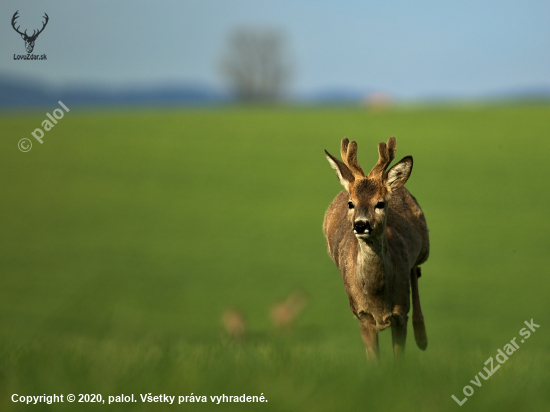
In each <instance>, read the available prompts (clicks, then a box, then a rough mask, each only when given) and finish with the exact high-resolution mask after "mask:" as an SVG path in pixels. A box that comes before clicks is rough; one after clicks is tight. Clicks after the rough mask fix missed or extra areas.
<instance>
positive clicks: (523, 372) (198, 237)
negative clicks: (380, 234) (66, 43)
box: [0, 104, 550, 412]
mask: <svg viewBox="0 0 550 412" xmlns="http://www.w3.org/2000/svg"><path fill="white" fill-rule="evenodd" d="M53 109H54V107H52V108H51V110H53ZM46 111H48V110H47V109H44V110H39V111H35V112H33V113H32V114H18V113H11V114H6V113H4V114H3V115H0V130H2V139H1V141H0V145H1V147H0V150H1V153H2V158H1V162H0V168H1V172H0V181H1V183H0V184H1V185H0V187H1V190H2V200H1V203H0V224H1V228H2V236H1V238H0V239H1V240H0V242H1V245H0V250H1V254H0V256H1V266H0V268H1V276H0V316H1V318H0V319H1V322H0V410H1V411H27V410H28V411H42V410H45V411H46V410H47V411H77V412H79V411H96V410H105V411H119V410H128V411H171V410H235V411H242V410H259V411H327V412H330V411H352V410H353V411H357V410H365V411H423V412H430V411H458V410H461V411H462V410H465V411H537V412H538V411H543V410H548V408H549V407H550V393H549V392H548V387H549V386H550V354H549V351H548V342H549V337H550V334H549V330H550V310H549V304H548V295H549V290H550V280H549V276H550V271H549V267H550V253H549V250H548V249H549V241H548V234H549V233H550V216H549V208H550V192H549V190H548V187H549V184H548V179H547V177H548V176H549V175H550V161H549V160H548V153H549V152H550V106H549V105H544V104H510V105H500V106H487V107H484V106H478V107H474V106H464V107H459V106H456V107H452V106H448V107H444V108H429V107H428V108H426V107H424V108H396V109H394V110H390V111H386V112H382V113H375V112H370V111H368V110H367V109H365V108H359V107H357V108H355V107H351V108H269V107H266V108H259V109H250V108H248V109H247V108H238V107H237V108H212V109H164V110H160V109H159V110H145V109H135V110H132V111H124V110H120V109H117V110H107V109H105V110H96V111H85V110H79V109H78V108H76V107H75V108H71V111H70V113H67V114H66V115H65V117H64V118H63V119H62V120H60V121H59V123H58V125H57V126H55V127H54V129H52V130H51V131H50V132H47V133H46V135H45V137H44V144H42V145H40V144H39V143H38V142H36V141H33V148H32V150H31V151H30V152H28V153H21V152H20V151H19V150H18V149H17V142H18V141H19V139H21V138H24V137H28V138H30V139H33V138H32V137H31V136H30V132H31V131H33V130H34V129H35V128H36V127H39V126H40V124H41V121H42V120H43V119H44V118H45V113H46ZM391 135H395V136H396V137H397V142H398V144H397V155H396V157H397V160H398V159H400V158H402V157H404V156H405V155H409V154H410V155H412V156H413V157H414V162H415V163H414V164H415V166H414V170H413V172H412V175H411V178H410V179H409V182H408V183H407V188H408V189H409V190H410V191H411V192H412V193H413V194H414V195H415V196H416V198H417V199H418V201H419V202H420V204H421V206H422V208H423V210H424V212H425V214H426V218H427V221H428V226H429V228H430V239H431V255H430V258H429V260H428V262H427V263H426V264H425V265H424V266H423V271H422V274H423V276H422V278H421V279H420V294H421V298H422V306H423V311H424V315H425V318H426V327H427V331H428V339H429V344H428V349H427V351H426V352H421V351H420V350H419V349H418V348H417V347H416V345H415V343H414V339H413V336H412V326H411V324H410V322H409V339H408V343H407V350H406V359H405V361H404V362H403V364H401V365H396V364H395V363H394V360H393V355H392V352H391V333H390V332H389V331H386V332H383V333H382V334H381V341H380V344H381V350H382V362H381V364H380V365H379V366H377V367H373V366H370V365H369V364H368V363H367V361H366V357H365V352H364V346H363V343H362V341H361V337H360V333H359V327H358V325H357V321H356V320H355V319H354V318H353V315H352V313H351V311H350V310H349V305H348V300H347V296H346V294H345V291H344V287H343V285H342V281H341V278H340V274H339V273H338V270H337V269H336V267H335V266H334V264H333V263H332V261H331V260H330V258H329V257H328V255H327V252H326V247H325V241H324V238H323V233H322V229H321V226H322V221H323V215H324V212H325V210H326V208H327V207H328V205H329V203H330V202H331V201H332V199H333V198H334V196H335V195H336V194H337V193H338V192H339V191H340V190H341V186H340V185H339V183H338V181H337V178H336V176H335V174H334V171H333V170H332V169H331V168H330V166H329V164H328V162H327V161H326V159H325V157H324V153H323V149H327V150H329V151H330V152H331V153H333V154H338V153H339V145H340V139H341V138H342V137H344V136H347V137H348V138H350V139H351V140H357V142H358V144H359V161H360V162H361V164H362V165H363V168H364V169H367V170H370V168H371V167H372V166H373V165H374V163H375V162H376V160H377V149H376V145H377V143H378V142H380V141H385V140H387V139H388V137H390V136H391ZM33 140H34V139H33ZM296 289H302V290H304V291H305V292H306V293H307V295H308V296H309V300H308V305H307V307H306V308H305V310H304V312H303V313H302V315H301V317H300V318H299V319H298V320H297V323H296V325H295V327H294V328H293V329H292V330H290V331H287V332H285V333H278V332H277V330H275V328H274V327H273V326H272V325H271V322H270V320H269V315H268V313H269V308H270V306H271V305H272V304H273V303H274V302H277V301H280V300H283V299H285V298H286V297H287V296H288V294H289V293H291V292H292V291H294V290H296ZM228 307H237V308H239V309H240V310H241V311H242V312H243V313H245V314H246V319H247V328H248V329H247V335H246V337H245V338H244V339H243V340H242V341H237V342H235V341H232V340H231V339H229V338H228V337H227V336H225V334H224V332H223V328H222V325H221V315H222V312H223V311H224V309H226V308H228ZM532 318H533V319H534V322H535V323H536V324H539V325H540V328H539V329H538V330H537V331H536V332H534V333H532V334H531V337H530V338H529V339H528V340H525V342H524V343H520V348H519V349H518V350H517V351H516V352H514V353H513V354H512V355H510V356H509V359H508V361H506V363H504V364H503V365H502V366H501V367H500V369H499V370H498V371H496V372H495V374H494V375H493V376H492V377H491V378H490V379H488V380H487V381H483V380H481V384H482V386H481V387H477V386H475V385H474V384H472V383H470V380H472V379H474V377H475V375H476V374H477V373H478V372H480V371H483V367H484V366H485V365H484V362H485V361H486V360H487V359H488V358H489V357H491V356H492V357H495V355H496V354H497V350H498V349H503V347H504V346H505V345H506V344H507V343H508V342H509V341H510V340H511V339H512V338H514V337H517V338H518V339H517V341H518V343H519V339H520V338H521V337H520V335H519V331H520V329H522V328H524V327H525V325H524V321H526V320H530V319H532ZM495 363H496V361H495ZM466 385H469V386H471V387H472V388H473V389H474V390H475V393H474V394H473V395H472V396H471V397H470V398H468V401H467V402H466V403H465V404H464V405H463V406H461V407H459V406H458V404H457V403H456V402H455V401H454V400H453V399H452V398H451V395H455V396H456V397H457V398H458V399H460V400H461V399H463V398H464V397H465V396H464V395H463V393H462V389H463V387H464V386H466ZM54 393H56V394H65V396H66V395H67V394H70V393H72V394H80V393H82V394H102V396H103V398H104V399H107V397H108V396H109V395H120V394H125V395H128V394H134V396H135V398H136V399H137V400H138V402H136V403H131V404H128V403H125V404H123V403H119V404H112V405H107V404H105V405H102V404H101V405H98V404H94V403H75V404H72V403H67V402H64V403H58V404H52V405H47V404H39V405H28V406H27V405H24V404H21V403H13V402H12V401H11V397H12V395H13V394H18V395H43V394H46V395H50V394H54ZM148 393H152V394H153V395H156V394H168V395H176V403H177V396H179V395H183V396H186V395H191V394H193V395H199V396H203V395H204V396H207V397H209V396H211V395H212V396H214V395H221V394H226V395H242V394H247V395H258V396H259V395H260V394H263V395H264V396H265V397H266V398H267V400H268V402H267V403H247V404H240V403H225V404H220V405H215V404H212V403H211V402H209V403H206V404H198V403H194V404H192V403H186V404H182V405H179V406H178V405H166V404H161V403H142V402H141V400H140V399H139V394H148ZM208 399H210V398H208Z"/></svg>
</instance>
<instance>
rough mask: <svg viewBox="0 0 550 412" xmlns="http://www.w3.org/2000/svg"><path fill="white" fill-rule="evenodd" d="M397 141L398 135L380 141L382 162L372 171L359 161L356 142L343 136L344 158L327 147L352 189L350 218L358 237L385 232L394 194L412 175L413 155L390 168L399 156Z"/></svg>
mask: <svg viewBox="0 0 550 412" xmlns="http://www.w3.org/2000/svg"><path fill="white" fill-rule="evenodd" d="M396 145H397V143H396V140H395V137H390V139H389V140H388V142H387V143H380V144H379V145H378V154H379V158H378V162H377V163H376V165H375V166H374V167H373V169H372V170H371V172H370V173H369V174H368V175H365V173H364V172H363V169H362V168H361V166H359V163H358V162H357V143H356V142H350V141H349V140H348V139H347V138H344V139H342V147H341V155H342V160H343V162H342V161H340V160H338V159H336V158H335V157H333V156H332V155H330V154H329V153H328V152H327V151H326V150H325V153H326V154H327V159H328V161H329V163H330V165H331V166H332V168H333V169H334V170H336V174H337V175H338V179H339V180H340V183H341V184H342V185H343V186H344V188H345V189H346V191H347V192H348V195H349V201H348V218H349V221H350V223H351V227H352V230H353V232H354V234H355V236H356V237H357V238H358V239H362V240H365V241H366V240H367V239H370V240H372V239H375V238H377V237H379V236H382V235H384V234H385V229H386V216H387V213H388V203H389V201H390V198H391V194H392V192H393V191H395V190H397V189H399V188H400V187H401V186H403V185H404V184H405V183H406V182H407V180H408V179H409V176H410V175H411V171H412V167H413V159H412V157H411V156H406V157H404V158H403V159H402V160H401V161H400V162H398V163H396V164H395V165H394V166H393V167H392V168H391V169H389V170H387V171H386V169H387V167H388V166H389V165H390V163H391V161H392V160H393V158H394V157H395V149H396Z"/></svg>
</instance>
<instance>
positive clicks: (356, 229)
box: [353, 220, 372, 235]
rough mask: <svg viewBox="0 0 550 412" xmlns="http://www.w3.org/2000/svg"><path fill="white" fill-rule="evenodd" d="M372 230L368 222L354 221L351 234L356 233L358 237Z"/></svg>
mask: <svg viewBox="0 0 550 412" xmlns="http://www.w3.org/2000/svg"><path fill="white" fill-rule="evenodd" d="M371 230H372V227H371V225H370V223H369V221H368V220H356V221H355V222H354V223H353V233H357V234H358V235H361V234H363V233H365V232H370V231H371Z"/></svg>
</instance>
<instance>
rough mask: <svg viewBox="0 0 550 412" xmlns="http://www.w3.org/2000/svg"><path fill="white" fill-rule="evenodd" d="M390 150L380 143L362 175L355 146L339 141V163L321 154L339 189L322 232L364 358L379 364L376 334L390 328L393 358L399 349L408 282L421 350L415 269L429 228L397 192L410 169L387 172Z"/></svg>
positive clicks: (408, 165) (424, 255) (409, 163)
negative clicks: (372, 162)
mask: <svg viewBox="0 0 550 412" xmlns="http://www.w3.org/2000/svg"><path fill="white" fill-rule="evenodd" d="M395 149H396V140H395V137H390V139H389V140H388V142H387V143H380V144H379V145H378V154H379V159H378V162H377V163H376V165H375V166H374V168H373V169H372V170H371V172H370V173H369V174H368V176H366V175H365V173H364V172H363V169H362V168H361V166H359V163H358V162H357V143H356V142H350V141H349V140H348V139H347V138H344V139H342V146H341V155H342V160H343V162H341V161H340V160H338V159H336V158H335V157H333V156H331V155H330V154H329V153H328V152H327V151H326V150H325V153H326V155H327V159H328V161H329V163H330V165H331V166H332V168H333V169H334V170H336V174H337V175H338V179H339V180H340V183H341V184H342V185H343V186H344V188H345V189H346V190H344V191H342V192H340V193H339V194H338V195H337V196H336V198H335V199H334V200H333V202H332V203H331V204H330V206H329V208H328V210H327V212H326V214H325V220H324V222H323V231H324V233H325V237H326V240H327V247H328V253H329V255H330V256H331V258H332V260H333V261H334V263H336V266H337V267H338V269H339V270H340V273H341V274H342V279H343V281H344V287H345V289H346V292H347V294H348V298H349V304H350V307H351V311H352V312H353V314H354V315H355V317H356V318H357V319H358V320H359V327H360V329H361V336H362V338H363V341H364V342H365V346H366V350H367V358H369V360H371V359H373V360H378V358H379V356H380V352H379V346H378V332H380V331H382V330H384V329H385V328H387V327H388V326H390V325H391V329H392V342H393V351H394V357H395V358H396V359H397V358H399V357H400V355H401V354H402V352H403V350H404V349H405V339H406V337H407V320H408V316H407V314H408V313H409V307H410V298H409V284H410V288H411V289H412V304H413V329H414V337H415V340H416V344H417V345H418V347H419V348H420V349H422V350H425V349H426V346H427V345H428V338H427V336H426V328H425V326H424V316H423V315H422V310H421V308H420V296H419V294H418V278H419V277H420V267H419V265H420V264H422V263H424V262H425V261H426V260H427V259H428V254H429V251H430V243H429V238H428V226H427V225H426V219H425V218H424V213H423V212H422V209H421V208H420V205H419V204H418V203H417V201H416V199H415V198H414V196H413V195H411V194H410V193H409V191H408V190H407V189H405V187H403V185H404V184H405V182H407V180H408V178H409V176H410V174H411V171H412V167H413V159H412V157H411V156H406V157H404V158H403V159H402V160H401V161H400V162H398V163H396V164H395V165H394V166H393V167H392V168H391V169H389V170H387V171H386V168H387V167H388V166H389V164H390V163H391V161H392V160H393V158H394V157H395ZM409 279H410V280H409ZM409 282H410V283H409Z"/></svg>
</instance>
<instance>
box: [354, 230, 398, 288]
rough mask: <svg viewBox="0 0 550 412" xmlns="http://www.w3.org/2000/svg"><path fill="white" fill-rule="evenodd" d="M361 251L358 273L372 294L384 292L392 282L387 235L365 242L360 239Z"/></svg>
mask: <svg viewBox="0 0 550 412" xmlns="http://www.w3.org/2000/svg"><path fill="white" fill-rule="evenodd" d="M358 242H359V247H360V253H359V256H358V262H357V263H358V265H357V275H358V276H359V277H361V280H362V282H363V284H364V285H365V286H366V288H367V291H368V292H369V293H370V294H374V295H377V294H380V293H382V292H383V291H384V290H385V289H387V287H388V286H389V284H390V283H391V277H390V276H391V273H392V270H391V269H392V268H391V261H390V256H389V253H388V241H387V239H386V237H385V236H384V237H382V238H381V239H376V240H373V241H372V242H365V241H364V240H360V239H358Z"/></svg>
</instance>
